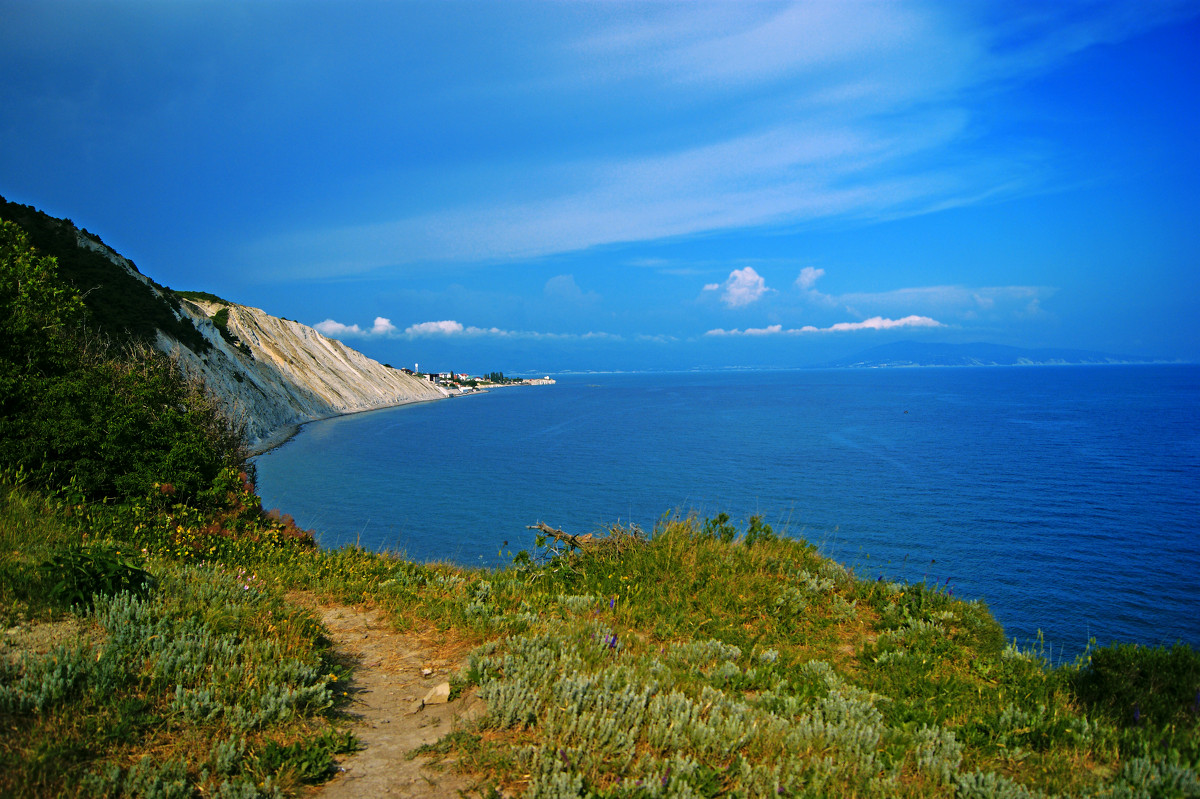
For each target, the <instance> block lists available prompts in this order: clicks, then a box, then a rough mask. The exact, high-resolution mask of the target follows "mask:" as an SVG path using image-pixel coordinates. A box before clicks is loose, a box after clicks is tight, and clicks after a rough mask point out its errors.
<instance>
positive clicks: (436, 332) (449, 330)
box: [404, 320, 463, 336]
mask: <svg viewBox="0 0 1200 799" xmlns="http://www.w3.org/2000/svg"><path fill="white" fill-rule="evenodd" d="M462 332H463V326H462V325H461V324H459V323H458V322H455V321H452V320H446V321H444V322H421V323H420V324H416V325H409V326H408V327H406V328H404V333H405V335H408V336H453V335H455V334H457V333H462Z"/></svg>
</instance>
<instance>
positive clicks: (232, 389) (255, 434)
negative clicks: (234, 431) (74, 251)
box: [76, 230, 449, 450]
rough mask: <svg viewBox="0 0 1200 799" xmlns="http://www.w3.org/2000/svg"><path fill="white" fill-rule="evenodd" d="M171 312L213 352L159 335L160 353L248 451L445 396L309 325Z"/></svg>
mask: <svg viewBox="0 0 1200 799" xmlns="http://www.w3.org/2000/svg"><path fill="white" fill-rule="evenodd" d="M76 243H77V244H78V246H80V247H84V248H87V249H90V250H94V251H96V252H98V253H100V254H101V255H103V256H104V257H105V258H107V259H108V260H109V261H111V262H112V263H113V264H114V265H115V266H117V267H119V268H120V269H122V270H124V271H125V272H127V273H128V274H130V275H133V276H134V277H136V278H137V279H138V280H140V281H141V282H142V283H144V284H145V285H147V286H148V287H149V288H150V289H151V291H153V292H154V294H156V295H157V296H158V297H159V298H161V299H162V301H163V302H164V303H170V300H169V299H168V298H167V296H166V295H165V293H164V291H165V290H163V289H162V288H161V287H160V286H158V285H157V284H156V283H154V281H152V280H150V279H149V278H147V277H146V276H145V275H143V274H141V273H140V272H139V271H138V270H137V268H136V267H135V266H134V265H133V264H132V263H131V262H130V261H129V260H128V259H126V258H124V257H123V256H121V255H120V254H119V253H117V252H116V251H115V250H113V249H112V248H110V247H109V246H108V245H106V244H104V243H103V242H101V241H100V240H99V239H97V238H95V237H93V236H92V235H90V234H87V233H84V232H82V231H78V230H77V231H76ZM222 308H227V309H228V321H227V322H226V325H225V329H226V330H227V331H228V333H229V334H230V336H231V338H235V339H237V340H240V342H241V344H242V345H244V347H239V346H236V345H235V344H234V343H231V341H230V340H228V339H227V338H226V337H225V336H224V335H222V333H221V330H220V329H219V328H218V327H217V325H216V324H215V323H214V322H213V320H212V316H213V315H214V314H216V313H217V312H218V311H219V310H221V309H222ZM173 312H174V313H175V315H176V316H177V317H179V318H182V317H183V316H187V317H189V318H190V319H191V322H192V324H193V325H194V326H195V327H196V329H197V330H198V331H199V332H200V334H201V335H202V336H203V337H204V338H205V339H206V340H207V341H208V343H209V344H211V345H212V349H210V350H209V351H208V352H205V353H200V354H198V353H196V352H193V351H192V350H191V349H189V348H188V347H187V346H184V345H183V344H181V343H180V342H179V341H176V340H175V339H173V338H171V337H170V336H169V335H168V334H166V333H164V332H163V331H161V330H160V331H159V332H158V341H157V346H158V348H159V349H161V350H163V351H165V352H168V353H170V354H172V355H173V356H175V357H177V358H179V360H180V361H181V363H182V364H183V365H184V367H185V368H186V369H187V370H188V371H189V372H190V373H192V374H194V375H198V376H199V377H200V378H202V379H203V380H204V383H205V384H206V385H207V386H208V388H209V390H210V391H212V392H213V393H215V394H216V395H217V396H218V397H219V398H220V399H221V400H222V402H223V403H224V404H225V406H226V408H227V409H228V410H229V412H230V413H231V414H233V416H234V417H236V418H237V419H239V420H240V421H241V422H243V423H244V424H245V426H246V436H247V439H248V443H249V444H250V447H251V449H253V450H262V449H265V448H267V447H270V446H272V445H273V444H276V443H279V442H280V441H282V440H284V439H286V437H287V436H288V435H290V434H291V433H292V432H293V431H294V430H295V427H296V425H299V424H303V423H305V422H311V421H314V420H317V419H325V418H328V417H331V416H338V415H341V414H346V413H356V412H358V411H367V410H373V409H376V408H384V407H388V406H391V405H401V404H404V403H409V402H422V401H425V400H433V399H443V398H445V397H447V396H449V393H448V392H447V391H446V390H445V389H442V388H440V387H439V386H436V385H434V384H432V383H429V382H427V381H425V380H422V379H420V378H417V377H413V376H412V375H409V374H406V373H404V372H402V371H400V370H398V369H392V368H390V367H388V366H384V365H383V364H381V363H379V362H378V361H374V360H371V359H370V358H368V357H367V356H365V355H363V354H362V353H361V352H358V351H357V350H354V349H351V348H350V347H347V346H346V345H345V344H343V343H342V342H340V341H337V340H335V339H331V338H329V337H327V336H324V335H322V334H321V333H319V332H317V331H316V330H314V329H313V328H311V327H308V326H307V325H302V324H300V323H299V322H292V321H289V320H287V319H280V318H278V317H275V316H271V315H270V314H267V313H265V312H264V311H261V310H259V309H258V308H249V307H246V306H244V305H237V304H234V303H225V302H215V301H214V302H208V301H197V300H189V299H184V298H180V299H179V307H178V310H176V311H173Z"/></svg>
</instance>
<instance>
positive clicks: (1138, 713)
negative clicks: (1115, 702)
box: [1133, 702, 1142, 724]
mask: <svg viewBox="0 0 1200 799" xmlns="http://www.w3.org/2000/svg"><path fill="white" fill-rule="evenodd" d="M1133 723H1134V724H1141V723H1142V708H1141V707H1140V706H1139V705H1138V703H1137V702H1134V703H1133Z"/></svg>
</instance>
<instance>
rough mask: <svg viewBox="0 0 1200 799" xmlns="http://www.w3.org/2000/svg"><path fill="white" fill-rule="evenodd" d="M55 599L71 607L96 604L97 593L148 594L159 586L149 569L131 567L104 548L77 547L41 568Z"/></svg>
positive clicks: (57, 556)
mask: <svg viewBox="0 0 1200 799" xmlns="http://www.w3.org/2000/svg"><path fill="white" fill-rule="evenodd" d="M39 569H40V571H41V572H42V579H43V581H44V582H45V583H46V585H47V586H48V587H49V591H48V593H49V595H50V598H51V599H52V600H54V601H55V602H58V603H60V604H62V605H66V606H67V607H71V606H73V605H82V606H83V607H85V608H90V607H92V604H93V601H94V600H95V598H96V595H98V594H99V595H102V596H115V595H116V594H119V593H120V592H122V591H128V592H130V593H132V594H135V595H137V596H146V595H148V594H149V593H150V592H151V591H152V590H153V589H154V587H155V586H156V585H157V581H156V580H155V579H154V576H153V575H152V574H150V573H149V572H147V571H146V570H145V569H140V568H138V567H137V566H130V565H129V564H128V563H125V562H124V561H122V560H121V559H120V557H119V554H114V553H113V552H111V551H109V550H108V549H107V548H104V547H82V546H74V547H71V548H68V549H66V550H63V551H62V552H60V553H59V554H57V555H55V556H53V557H52V558H50V559H49V560H47V561H45V562H44V563H42V564H41V566H40V567H39Z"/></svg>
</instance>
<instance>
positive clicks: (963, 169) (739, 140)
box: [254, 2, 1190, 276]
mask: <svg viewBox="0 0 1200 799" xmlns="http://www.w3.org/2000/svg"><path fill="white" fill-rule="evenodd" d="M1183 13H1190V12H1188V5H1187V4H1186V3H1172V2H1160V3H1151V4H1120V3H1086V4H1067V5H1063V6H1054V5H1049V6H1041V7H1039V9H1038V11H1037V13H1033V12H1023V11H1021V10H1016V11H1012V12H1009V13H1008V14H1007V15H991V14H989V13H984V7H983V6H978V5H975V6H958V5H945V4H926V3H911V4H902V3H892V2H866V3H824V2H816V3H788V4H783V5H776V4H769V5H768V4H715V5H693V4H681V5H678V6H676V5H670V6H665V7H662V8H657V9H650V10H647V9H643V8H641V7H640V6H636V5H631V6H629V7H616V8H615V10H610V14H609V15H608V16H609V17H610V18H611V19H612V20H613V21H612V22H611V24H610V26H609V27H607V28H605V29H602V30H601V31H600V32H598V33H597V32H596V31H595V30H594V29H589V30H588V31H587V33H583V32H582V31H580V32H579V33H578V35H577V38H576V39H575V40H574V41H573V42H572V41H570V40H568V42H567V43H566V45H563V44H561V43H559V42H556V43H555V45H554V48H553V49H554V51H555V52H556V53H558V54H560V56H561V57H560V58H559V60H557V61H555V62H553V63H554V68H555V69H556V70H558V71H557V72H556V73H555V74H553V75H550V76H549V77H548V78H547V84H546V85H549V86H551V87H553V90H554V91H558V92H566V93H568V94H567V95H564V98H566V97H573V96H574V95H575V94H576V93H578V92H579V91H581V89H586V90H588V91H593V90H594V91H601V90H615V91H620V92H625V93H627V94H630V93H631V94H632V96H636V98H637V99H638V101H639V105H641V106H644V107H646V108H653V109H659V108H661V109H664V110H662V111H661V112H659V113H661V115H662V116H663V120H659V121H666V122H667V123H672V122H673V123H675V124H668V125H666V126H664V129H667V130H674V131H676V132H675V133H672V134H670V135H668V136H666V138H665V139H664V138H657V137H656V138H655V140H654V141H655V144H654V146H653V147H652V148H651V147H647V146H642V147H641V148H633V147H631V146H630V145H629V144H628V141H629V140H630V139H632V138H633V137H632V136H613V137H611V140H612V141H613V142H617V141H621V142H625V143H626V144H625V145H624V146H625V147H626V148H627V149H625V150H621V149H618V147H619V145H616V144H608V143H604V142H596V143H595V145H594V146H593V147H592V148H591V149H590V150H589V152H591V153H592V154H591V155H590V156H589V157H586V158H580V157H577V156H576V157H563V156H558V157H554V156H550V157H548V158H547V159H545V160H542V161H541V162H532V163H531V162H530V161H528V160H521V159H517V160H514V161H513V162H490V163H487V164H485V165H483V166H481V167H480V170H481V173H486V174H487V175H488V176H489V179H488V180H483V179H479V180H476V179H475V178H474V177H473V175H472V174H471V173H470V171H469V169H468V173H467V174H466V175H465V176H464V179H462V180H456V181H455V182H456V183H461V184H462V185H463V186H464V192H463V193H462V194H461V195H454V194H453V193H442V194H441V195H440V196H441V198H442V200H441V203H442V207H440V208H436V209H434V210H430V211H427V212H423V213H418V214H408V215H402V216H399V217H398V218H394V219H393V220H391V221H386V222H381V223H377V224H369V225H356V226H347V227H338V228H331V229H326V230H318V231H315V232H304V233H295V234H285V235H283V236H280V237H277V238H274V239H272V240H270V241H263V242H260V243H259V244H257V245H256V246H255V248H254V251H255V253H256V254H257V255H259V256H262V255H264V254H267V253H269V254H270V255H271V257H272V259H273V260H275V261H276V262H279V263H286V264H288V269H289V270H290V271H291V273H293V274H296V273H299V274H307V275H309V276H319V275H320V276H328V275H331V274H353V273H359V272H364V271H368V270H372V269H376V268H381V267H389V266H397V265H403V264H410V263H427V262H455V261H457V262H488V261H497V260H499V261H507V260H512V259H519V258H530V257H537V256H544V255H548V254H553V253H562V252H570V251H578V250H582V249H586V248H589V247H594V246H597V245H603V244H610V243H615V242H633V241H648V240H659V239H664V238H669V237H680V236H688V235H693V234H701V233H711V232H714V231H724V230H731V229H745V228H760V227H767V228H776V227H790V226H795V225H798V224H804V223H806V222H810V221H813V220H819V219H824V218H829V217H854V218H863V219H873V218H894V217H897V216H905V215H912V214H922V213H929V212H932V211H937V210H939V209H943V208H950V207H955V206H959V205H969V204H972V203H978V202H982V201H987V200H992V199H995V198H997V197H1003V196H1006V195H1017V194H1021V193H1023V192H1028V191H1030V190H1035V189H1041V188H1044V187H1045V185H1046V184H1047V182H1050V181H1052V180H1053V175H1050V174H1048V173H1047V172H1045V171H1044V168H1043V167H1042V166H1039V164H1040V163H1041V162H1042V159H1040V158H1038V157H1037V156H1038V155H1039V153H1038V152H1037V151H1032V152H1031V151H1028V150H1025V149H1022V148H1026V147H1031V148H1032V147H1043V146H1046V145H1038V144H1031V143H1022V144H1016V143H1012V144H1009V145H1007V146H995V145H994V143H993V144H992V145H990V146H988V147H986V148H983V147H979V146H978V142H979V141H980V140H981V138H982V137H984V136H986V134H987V132H988V127H987V126H988V124H989V123H988V117H987V115H986V114H982V113H980V112H979V111H978V110H977V107H976V103H977V102H979V101H978V99H977V98H979V97H982V96H989V95H993V94H994V93H995V92H996V91H1003V89H1004V88H1005V87H1006V86H1009V85H1012V84H1015V83H1018V82H1021V81H1025V80H1028V79H1030V78H1033V77H1036V76H1037V75H1039V74H1041V73H1042V72H1043V71H1045V70H1046V69H1049V68H1051V67H1053V66H1056V65H1057V64H1059V63H1061V62H1062V61H1063V60H1065V59H1067V58H1069V57H1071V56H1072V55H1074V54H1077V53H1079V52H1082V51H1084V50H1086V49H1088V48H1089V47H1093V46H1095V45H1098V44H1103V43H1107V42H1111V41H1116V40H1118V39H1120V38H1123V37H1127V36H1131V35H1134V34H1135V33H1137V32H1140V31H1142V30H1145V29H1146V28H1149V27H1153V26H1154V25H1157V24H1162V23H1163V22H1165V21H1168V20H1170V19H1172V18H1174V17H1177V16H1179V15H1181V14H1183ZM997 20H999V21H997ZM614 65H616V66H614ZM614 87H615V88H614ZM538 88H539V89H544V88H545V86H541V87H538ZM525 90H530V89H528V88H526V89H525ZM766 96H769V97H770V98H771V100H770V102H769V103H767V102H766V101H765V100H763V99H762V98H764V97H766ZM521 99H527V98H521ZM531 102H532V101H531ZM681 106H686V107H687V108H689V109H691V111H690V113H698V114H705V113H711V114H713V115H714V119H716V118H717V117H716V116H715V115H716V113H717V112H716V110H715V109H718V108H719V109H720V112H721V113H720V116H719V119H720V121H721V124H715V123H714V124H708V122H707V117H700V118H699V119H702V120H703V124H695V123H696V121H697V119H691V120H690V121H689V124H678V123H679V122H680V120H678V119H672V118H671V117H670V114H671V113H672V112H671V111H670V110H669V109H673V108H678V107H681ZM680 131H682V132H680ZM706 131H711V133H707V134H706V133H705V132H706ZM497 174H500V175H504V174H511V179H510V180H504V179H501V180H496V179H495V176H496V175H497ZM516 187H519V189H518V188H516Z"/></svg>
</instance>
